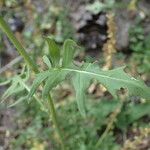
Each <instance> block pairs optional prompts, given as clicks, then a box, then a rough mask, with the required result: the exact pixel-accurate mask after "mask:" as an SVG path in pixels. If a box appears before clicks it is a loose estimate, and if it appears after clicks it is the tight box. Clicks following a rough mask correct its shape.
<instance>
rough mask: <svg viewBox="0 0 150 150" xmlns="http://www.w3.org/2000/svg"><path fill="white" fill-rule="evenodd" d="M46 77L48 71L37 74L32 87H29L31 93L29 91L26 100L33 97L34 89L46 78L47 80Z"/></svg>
mask: <svg viewBox="0 0 150 150" xmlns="http://www.w3.org/2000/svg"><path fill="white" fill-rule="evenodd" d="M48 76H49V71H45V72H41V73H39V74H37V76H36V79H35V80H34V82H33V85H32V87H31V91H30V93H29V94H28V99H30V98H31V97H32V96H33V95H34V93H35V91H36V89H37V88H38V86H39V85H40V84H41V83H42V82H43V81H44V80H45V79H46V78H48Z"/></svg>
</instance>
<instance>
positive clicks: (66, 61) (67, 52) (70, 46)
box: [62, 39, 77, 67]
mask: <svg viewBox="0 0 150 150" xmlns="http://www.w3.org/2000/svg"><path fill="white" fill-rule="evenodd" d="M76 46H77V45H76V43H75V42H74V41H73V40H70V39H68V40H66V41H65V42H64V45H63V60H62V66H63V67H68V66H70V65H71V63H72V60H73V56H74V52H75V48H76Z"/></svg>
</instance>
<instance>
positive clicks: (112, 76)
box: [63, 64, 150, 99]
mask: <svg viewBox="0 0 150 150" xmlns="http://www.w3.org/2000/svg"><path fill="white" fill-rule="evenodd" d="M124 68H125V67H121V68H117V69H113V70H109V71H102V70H100V69H99V67H98V65H95V64H89V66H88V68H87V69H84V68H83V69H82V70H79V69H70V68H66V69H65V68H64V69H63V70H67V71H72V72H75V73H81V74H83V75H84V76H85V77H86V76H89V77H90V78H91V79H97V80H98V81H99V83H101V84H102V85H104V86H105V87H106V88H107V90H108V91H109V92H110V93H111V94H112V95H113V96H114V97H116V98H117V91H118V90H120V89H121V88H125V89H127V90H128V93H129V95H130V96H140V97H142V98H145V99H149V98H150V88H149V87H147V86H146V85H145V84H144V82H143V81H141V80H138V79H135V78H133V77H131V76H130V75H128V74H127V73H125V72H124Z"/></svg>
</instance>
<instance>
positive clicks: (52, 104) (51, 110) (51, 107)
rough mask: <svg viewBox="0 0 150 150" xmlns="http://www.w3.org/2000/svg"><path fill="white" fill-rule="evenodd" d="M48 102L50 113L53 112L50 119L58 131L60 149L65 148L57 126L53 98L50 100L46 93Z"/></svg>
mask: <svg viewBox="0 0 150 150" xmlns="http://www.w3.org/2000/svg"><path fill="white" fill-rule="evenodd" d="M48 104H49V107H50V108H49V111H50V114H53V115H52V121H53V123H54V125H55V128H56V130H57V133H59V140H60V143H61V147H62V150H66V149H65V145H64V140H63V135H62V134H61V130H60V128H59V126H58V121H57V114H56V111H55V107H54V103H53V100H52V98H51V95H50V94H49V95H48Z"/></svg>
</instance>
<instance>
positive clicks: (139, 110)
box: [117, 102, 150, 129]
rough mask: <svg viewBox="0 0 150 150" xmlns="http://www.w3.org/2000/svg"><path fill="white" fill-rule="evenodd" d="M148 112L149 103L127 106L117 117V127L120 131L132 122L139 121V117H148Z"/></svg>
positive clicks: (149, 112) (149, 113)
mask: <svg viewBox="0 0 150 150" xmlns="http://www.w3.org/2000/svg"><path fill="white" fill-rule="evenodd" d="M149 110H150V104H149V102H146V103H143V104H136V105H132V106H127V107H126V108H125V109H123V110H122V112H121V113H120V114H119V116H118V119H117V127H119V128H120V129H124V128H126V127H127V126H128V125H129V124H132V123H133V122H134V121H136V120H138V119H140V118H141V117H143V116H145V115H150V111H149Z"/></svg>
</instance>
